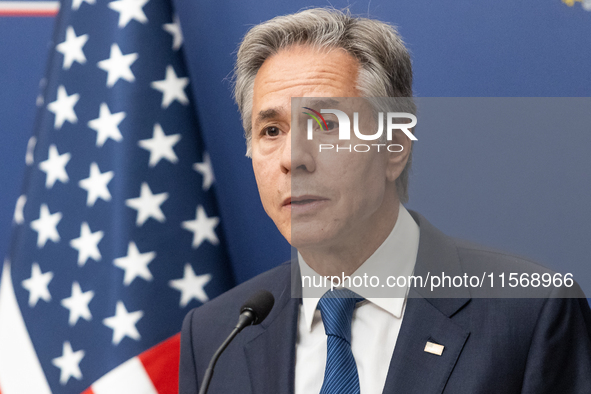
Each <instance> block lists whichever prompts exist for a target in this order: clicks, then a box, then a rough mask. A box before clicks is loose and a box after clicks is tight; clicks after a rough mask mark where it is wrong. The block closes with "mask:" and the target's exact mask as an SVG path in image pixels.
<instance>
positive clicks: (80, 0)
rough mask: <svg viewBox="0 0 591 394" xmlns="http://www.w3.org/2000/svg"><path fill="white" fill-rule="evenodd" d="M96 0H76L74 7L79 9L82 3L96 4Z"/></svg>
mask: <svg viewBox="0 0 591 394" xmlns="http://www.w3.org/2000/svg"><path fill="white" fill-rule="evenodd" d="M95 2H96V0H74V1H72V9H73V10H74V11H78V9H79V8H80V6H81V5H82V3H88V4H95Z"/></svg>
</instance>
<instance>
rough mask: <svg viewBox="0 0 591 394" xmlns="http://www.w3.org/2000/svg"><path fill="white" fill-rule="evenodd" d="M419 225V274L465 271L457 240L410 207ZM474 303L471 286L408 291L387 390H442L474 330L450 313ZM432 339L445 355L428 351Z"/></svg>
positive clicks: (429, 391) (451, 274) (416, 270)
mask: <svg viewBox="0 0 591 394" xmlns="http://www.w3.org/2000/svg"><path fill="white" fill-rule="evenodd" d="M409 212H410V213H411V215H412V216H413V218H414V219H415V221H416V222H417V223H418V224H419V227H420V240H419V251H418V254H417V262H416V265H415V275H420V276H422V277H423V278H426V277H427V275H428V274H429V275H443V273H445V275H448V276H452V277H453V276H456V275H459V276H461V275H463V272H462V269H461V266H460V262H459V257H458V255H457V251H456V247H455V244H454V243H453V242H452V241H451V240H450V239H449V238H448V237H447V236H445V235H444V234H443V233H441V232H440V231H439V230H437V229H436V228H435V227H433V226H432V225H431V224H430V223H429V222H427V220H425V218H423V217H422V216H421V215H419V214H417V213H415V212H412V211H409ZM469 301H470V292H469V291H468V289H466V288H463V287H459V288H453V287H452V288H439V289H436V291H435V292H433V293H430V292H428V291H427V290H426V289H421V288H416V289H412V290H411V291H410V292H409V298H408V299H407V305H406V310H405V312H404V318H403V321H402V326H401V328H400V333H399V335H398V339H397V341H396V347H395V349H394V353H393V355H392V360H391V362H390V368H389V370H388V375H387V378H386V384H385V386H384V391H383V392H384V394H390V393H442V392H443V390H444V388H445V385H446V383H447V381H448V379H449V376H450V374H451V372H452V371H453V368H454V366H455V365H456V362H457V360H458V358H459V357H460V354H461V352H462V349H463V347H464V344H465V343H466V340H467V339H468V336H469V335H470V333H469V332H468V331H466V330H465V329H463V328H461V327H459V326H458V325H457V324H455V323H454V322H453V321H452V319H451V317H452V316H453V315H454V314H455V313H456V312H457V311H459V310H460V309H461V308H462V307H464V305H466V304H467V303H468V302H469ZM427 342H433V343H436V344H439V345H443V346H444V350H443V353H442V354H441V356H438V355H435V354H432V353H428V352H425V345H426V344H427Z"/></svg>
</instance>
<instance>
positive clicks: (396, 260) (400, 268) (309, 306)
mask: <svg viewBox="0 0 591 394" xmlns="http://www.w3.org/2000/svg"><path fill="white" fill-rule="evenodd" d="M418 248H419V226H418V225H417V224H416V222H415V221H414V219H413V218H412V216H410V214H409V213H408V211H407V210H406V208H404V206H403V205H402V204H400V206H399V210H398V219H397V220H396V224H395V225H394V228H393V229H392V231H391V232H390V234H389V235H388V237H387V238H386V239H385V240H384V242H383V243H382V244H381V245H380V246H379V247H378V248H377V249H376V251H375V252H374V253H373V254H372V255H371V256H370V257H369V258H368V259H367V260H366V261H365V262H364V263H363V264H362V265H361V266H360V267H359V268H358V269H357V270H356V271H355V272H354V273H353V274H352V275H351V277H353V276H356V275H359V276H363V274H367V275H368V276H370V277H371V276H372V275H376V276H379V277H380V278H384V277H385V276H386V277H387V276H394V277H398V276H406V277H408V276H409V275H412V273H413V271H414V266H415V262H416V259H417V252H418ZM298 262H299V266H300V273H301V275H303V276H304V275H308V276H310V277H312V276H316V277H320V275H319V274H317V273H316V271H314V270H313V269H312V268H310V266H309V265H308V264H307V263H306V262H305V261H304V259H303V258H302V256H301V255H300V253H299V252H298ZM384 274H385V276H384ZM318 279H320V278H318ZM318 283H320V281H319V282H318ZM329 289H330V287H326V288H325V289H322V290H323V291H322V293H324V292H326V291H328V290H329ZM349 289H350V290H352V291H354V292H356V293H357V294H359V295H360V296H361V297H364V298H365V299H366V300H367V301H369V302H372V303H373V304H375V305H377V306H378V307H380V308H382V309H384V310H385V311H386V312H388V313H390V314H391V315H393V316H394V317H396V318H400V317H401V316H402V311H403V308H404V302H405V299H406V298H384V297H375V292H372V295H374V297H371V296H369V295H368V289H367V288H364V287H353V288H349ZM317 290H318V288H316V289H315V291H317ZM307 293H308V297H307V296H306V295H307ZM309 293H310V289H309V288H307V287H304V288H303V289H302V306H303V308H302V312H303V318H304V319H305V323H306V327H307V328H308V330H312V321H313V319H314V312H315V311H316V307H317V306H318V301H319V300H320V298H318V297H313V296H309ZM316 294H318V293H316Z"/></svg>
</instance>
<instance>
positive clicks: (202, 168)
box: [193, 152, 215, 191]
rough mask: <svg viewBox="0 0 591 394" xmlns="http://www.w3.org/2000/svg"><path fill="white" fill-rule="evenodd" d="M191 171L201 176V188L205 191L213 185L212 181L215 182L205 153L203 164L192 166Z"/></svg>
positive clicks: (209, 160)
mask: <svg viewBox="0 0 591 394" xmlns="http://www.w3.org/2000/svg"><path fill="white" fill-rule="evenodd" d="M193 169H194V170H195V171H197V172H198V173H200V174H201V175H202V176H203V183H202V185H201V188H202V189H203V190H205V191H207V190H209V188H210V187H211V185H212V184H213V181H214V180H215V177H214V175H213V168H212V166H211V158H210V157H209V153H207V152H205V153H204V154H203V162H202V163H195V164H193Z"/></svg>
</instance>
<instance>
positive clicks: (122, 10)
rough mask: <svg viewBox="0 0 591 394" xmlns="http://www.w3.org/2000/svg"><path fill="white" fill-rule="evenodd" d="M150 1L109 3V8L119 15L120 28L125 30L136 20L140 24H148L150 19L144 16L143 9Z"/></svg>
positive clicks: (136, 0)
mask: <svg viewBox="0 0 591 394" xmlns="http://www.w3.org/2000/svg"><path fill="white" fill-rule="evenodd" d="M148 1H149V0H118V1H112V2H110V3H109V8H110V9H112V10H114V11H117V12H118V13H119V28H124V27H125V26H127V24H128V23H129V22H130V21H131V20H132V19H135V20H136V21H138V22H140V23H146V22H147V21H148V18H147V17H146V14H144V10H142V7H143V6H145V5H146V3H148Z"/></svg>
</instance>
